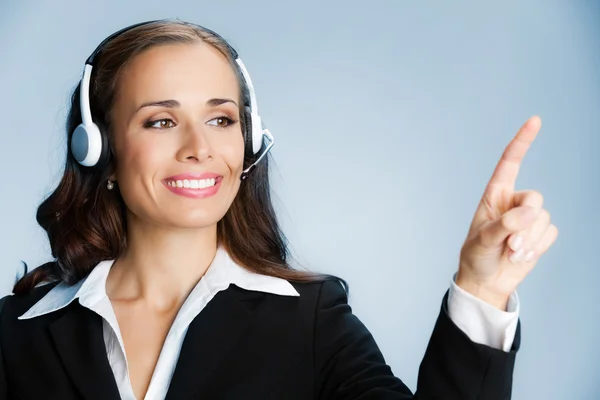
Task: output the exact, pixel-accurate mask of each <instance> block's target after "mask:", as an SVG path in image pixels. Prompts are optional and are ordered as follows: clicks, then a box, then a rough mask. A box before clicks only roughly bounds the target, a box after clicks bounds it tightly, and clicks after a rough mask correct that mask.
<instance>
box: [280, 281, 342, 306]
mask: <svg viewBox="0 0 600 400" xmlns="http://www.w3.org/2000/svg"><path fill="white" fill-rule="evenodd" d="M290 283H291V284H292V286H294V289H296V291H297V292H298V293H299V294H300V300H301V301H302V302H309V303H313V304H314V305H315V306H316V308H317V309H319V308H324V307H330V306H333V305H336V304H340V303H343V304H347V303H348V292H347V283H346V281H345V280H343V279H341V278H338V277H335V276H331V277H328V278H326V279H322V280H318V281H314V282H302V283H299V282H290Z"/></svg>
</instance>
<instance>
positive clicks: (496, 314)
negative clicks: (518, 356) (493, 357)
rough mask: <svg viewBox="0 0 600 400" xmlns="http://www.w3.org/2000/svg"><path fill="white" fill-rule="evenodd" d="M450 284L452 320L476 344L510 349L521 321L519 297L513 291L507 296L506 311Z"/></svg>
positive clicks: (449, 300) (449, 312)
mask: <svg viewBox="0 0 600 400" xmlns="http://www.w3.org/2000/svg"><path fill="white" fill-rule="evenodd" d="M455 278H456V274H454V277H453V279H452V282H451V283H450V290H449V293H448V314H449V316H450V319H451V320H452V322H454V324H456V326H458V327H459V328H460V329H461V330H462V331H463V332H464V333H465V334H466V335H467V336H468V337H469V339H471V340H472V341H473V342H475V343H479V344H483V345H486V346H489V347H493V348H496V349H502V350H503V351H506V352H508V351H510V348H511V347H512V344H513V342H514V340H515V333H516V331H517V324H518V322H519V309H520V304H519V296H518V295H517V292H516V291H514V292H513V293H512V294H511V295H510V298H509V299H508V305H507V307H506V311H502V310H499V309H498V308H496V307H494V306H492V305H491V304H488V303H486V302H484V301H483V300H481V299H479V298H477V297H475V296H473V295H472V294H471V293H469V292H467V291H465V290H463V289H462V288H460V287H459V286H458V285H457V284H456V283H455V282H454V279H455Z"/></svg>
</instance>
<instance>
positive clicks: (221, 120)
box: [208, 115, 237, 128]
mask: <svg viewBox="0 0 600 400" xmlns="http://www.w3.org/2000/svg"><path fill="white" fill-rule="evenodd" d="M211 122H215V123H211ZM236 122H237V121H234V120H232V119H231V118H229V117H226V116H224V115H223V116H221V117H217V118H213V119H211V120H210V121H208V124H209V125H213V126H216V127H217V128H227V127H228V126H230V125H233V124H235V123H236Z"/></svg>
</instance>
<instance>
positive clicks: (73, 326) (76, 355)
mask: <svg viewBox="0 0 600 400" xmlns="http://www.w3.org/2000/svg"><path fill="white" fill-rule="evenodd" d="M50 334H51V335H52V338H53V340H54V343H55V344H56V349H57V351H58V354H59V356H60V358H61V359H62V361H63V363H64V365H65V368H66V370H67V373H68V374H69V376H70V378H71V379H72V381H73V383H74V384H75V386H76V387H77V388H78V389H79V391H80V392H81V394H82V395H83V397H84V398H85V399H86V400H88V399H89V400H96V399H97V400H108V399H120V395H119V390H118V388H117V384H116V382H115V378H114V375H113V372H112V369H111V368H110V364H109V363H108V357H107V356H106V347H105V345H104V338H103V336H102V317H100V316H99V315H98V314H96V313H94V312H92V311H90V310H88V309H86V308H85V307H82V306H81V305H80V304H79V302H75V303H74V304H72V305H70V306H69V307H68V308H67V309H66V310H65V313H64V315H63V316H61V317H60V318H59V319H57V320H56V321H54V322H53V323H52V324H51V325H50Z"/></svg>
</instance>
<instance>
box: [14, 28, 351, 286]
mask: <svg viewBox="0 0 600 400" xmlns="http://www.w3.org/2000/svg"><path fill="white" fill-rule="evenodd" d="M198 41H202V42H205V43H207V44H209V45H211V46H213V47H215V48H216V49H217V50H219V51H220V52H221V53H222V54H223V55H224V56H225V57H226V58H227V59H228V60H229V62H230V64H231V66H232V68H233V69H234V71H235V72H236V75H237V77H238V82H239V87H240V101H239V104H240V120H241V123H242V128H244V127H245V124H246V121H245V118H244V116H245V113H244V106H245V105H246V106H249V92H248V87H247V86H246V83H245V81H244V79H243V75H242V74H241V71H240V70H239V67H238V66H237V64H236V62H235V60H234V57H235V55H234V54H232V49H231V47H229V45H228V44H227V43H226V42H225V41H224V40H223V39H222V38H221V37H219V36H218V35H216V34H215V33H214V32H212V31H210V30H208V29H205V28H203V27H201V26H197V25H194V24H190V23H187V22H184V21H180V20H162V21H155V22H152V23H150V24H146V25H142V26H139V27H135V28H133V29H131V30H128V31H126V32H124V33H122V34H121V35H119V36H117V37H115V38H114V39H113V40H110V41H109V42H108V43H106V44H105V46H104V47H103V48H102V51H101V53H100V54H99V55H98V56H97V58H96V63H95V66H94V68H93V72H92V76H91V83H90V107H91V110H92V115H93V116H94V122H95V123H96V124H97V125H99V126H100V127H101V129H103V130H105V131H106V132H108V133H109V136H110V132H111V121H110V110H111V107H112V104H113V99H114V97H115V90H116V85H117V81H118V79H119V75H120V74H119V73H120V71H121V70H122V69H123V67H124V66H126V65H127V63H128V62H129V61H130V60H131V59H133V58H134V57H135V56H136V55H137V54H139V53H141V52H142V51H144V50H147V49H149V48H151V47H154V46H158V45H163V44H175V43H190V44H191V43H195V42H198ZM80 84H81V83H79V85H77V87H75V89H74V90H73V93H72V96H71V105H70V107H71V108H70V111H69V114H68V117H67V126H66V131H67V138H68V139H67V148H69V147H70V137H71V135H70V134H71V132H73V130H74V129H75V127H76V126H77V125H79V124H80V123H81V111H80V104H79V101H80V99H79V87H80ZM242 131H243V132H245V129H242ZM110 142H111V141H110V140H109V155H108V159H107V163H106V165H105V166H104V167H103V168H89V167H82V166H81V165H79V164H78V163H77V161H76V160H75V159H74V158H73V155H72V154H71V152H70V151H67V157H66V162H65V166H64V172H63V176H62V179H61V180H60V182H59V184H58V187H57V188H56V189H55V190H54V192H52V193H51V194H50V195H49V196H48V197H47V198H46V199H45V200H44V201H43V202H42V203H41V204H40V206H39V207H38V210H37V215H36V219H37V222H38V223H39V225H40V226H41V227H42V228H44V230H45V231H46V233H47V234H48V239H49V241H50V248H51V251H52V256H53V257H54V258H55V261H53V262H48V263H45V264H43V265H41V266H39V267H38V268H35V269H33V270H32V271H30V272H29V273H26V274H25V276H23V277H22V278H21V279H19V280H18V281H17V282H16V284H15V286H14V288H13V292H14V293H15V294H23V293H27V292H29V291H30V290H31V289H33V288H34V287H35V286H36V285H38V284H40V283H42V282H45V281H60V282H65V283H67V284H69V285H72V284H75V283H77V282H78V281H80V280H81V279H83V278H84V277H86V276H87V275H88V274H89V273H90V271H91V270H92V269H93V268H94V267H95V266H96V264H98V263H99V262H100V261H102V260H107V259H115V258H117V257H118V256H119V255H120V254H121V253H122V251H123V250H124V249H125V248H126V246H127V236H126V232H127V227H126V219H125V209H126V208H125V207H126V205H125V203H124V201H123V198H122V197H121V195H120V193H119V191H118V190H112V191H108V190H106V187H105V183H106V181H107V179H108V177H109V176H110V175H111V173H112V172H113V171H114V168H115V162H116V159H115V157H114V149H113V148H112V146H111V145H110ZM247 153H248V152H246V155H245V159H244V168H247V167H248V166H249V165H250V164H251V163H252V162H253V161H254V160H255V159H256V156H257V155H253V154H247ZM250 153H251V152H250ZM268 165H269V162H268V157H265V158H264V159H263V160H261V162H260V163H259V164H258V165H257V167H256V168H255V170H254V171H253V174H252V175H250V177H249V178H248V179H247V180H245V181H244V182H242V184H241V185H240V189H239V192H238V194H237V196H236V197H235V199H234V201H233V203H232V205H231V207H230V208H229V210H228V211H227V213H226V214H225V216H224V217H223V218H222V219H221V220H220V221H219V222H218V223H217V240H218V242H219V244H220V245H222V246H223V247H224V248H225V249H226V250H227V252H228V253H229V254H230V256H231V257H232V258H233V259H234V260H235V261H236V262H238V263H239V264H240V265H242V266H243V267H245V268H246V269H248V270H250V271H253V272H257V273H260V274H264V275H270V276H275V277H279V278H283V279H286V280H289V281H295V282H313V281H321V280H330V279H334V280H338V281H339V282H340V283H341V284H342V285H343V286H344V287H345V289H346V290H347V289H348V284H347V282H346V281H345V280H343V279H341V278H338V277H336V276H333V275H327V274H319V273H314V272H309V271H300V270H295V269H293V268H292V267H291V266H290V265H289V263H288V258H289V251H288V247H287V241H286V239H285V236H284V235H283V233H282V231H281V229H280V227H279V224H278V222H277V218H276V215H275V211H274V209H273V206H272V204H271V197H270V186H269V174H268V172H269V169H268ZM25 271H26V272H27V265H25Z"/></svg>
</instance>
